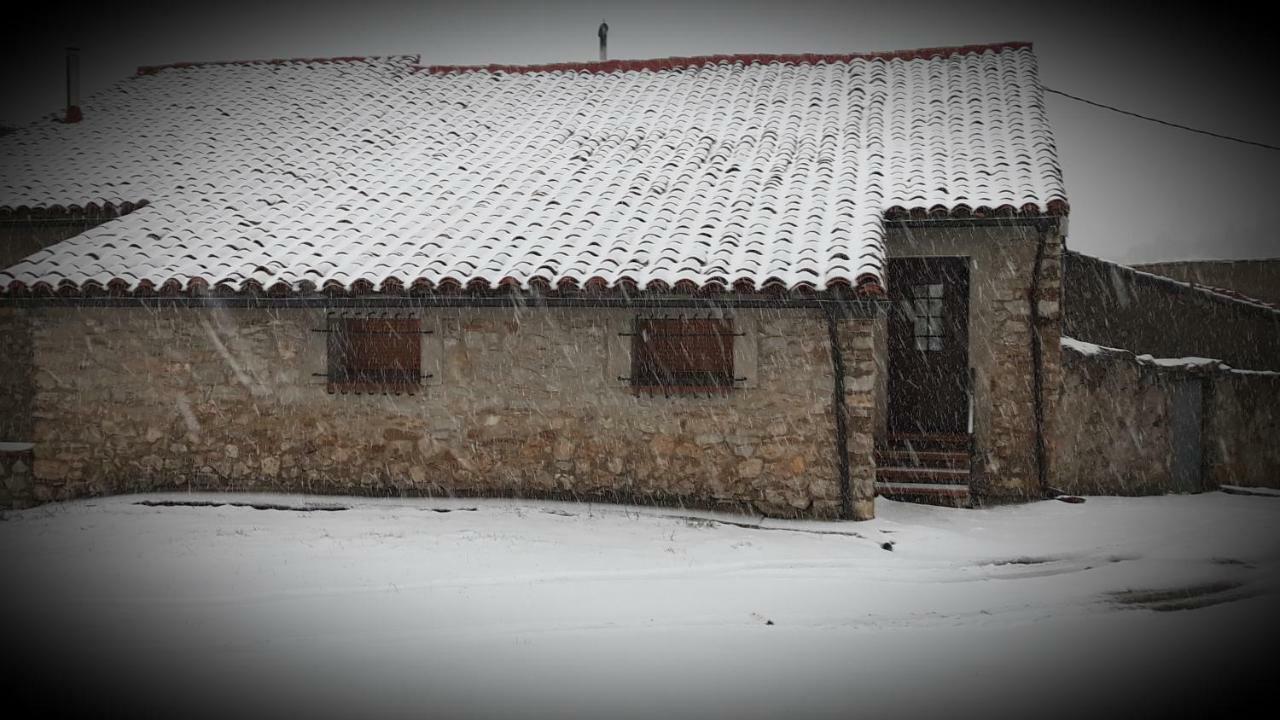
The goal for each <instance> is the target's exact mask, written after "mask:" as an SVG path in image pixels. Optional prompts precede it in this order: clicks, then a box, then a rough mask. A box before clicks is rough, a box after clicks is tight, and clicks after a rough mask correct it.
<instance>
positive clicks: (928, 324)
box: [910, 283, 947, 352]
mask: <svg viewBox="0 0 1280 720" xmlns="http://www.w3.org/2000/svg"><path fill="white" fill-rule="evenodd" d="M935 288H936V291H935ZM922 290H923V294H921V291H922ZM946 292H947V290H946V283H920V284H915V285H912V286H911V303H910V308H911V321H912V327H911V336H912V344H913V345H914V347H915V350H916V352H942V350H943V347H944V344H945V343H944V341H945V339H946V337H947V334H946V303H945V302H944V300H945V298H946ZM921 323H923V328H924V330H923V332H922V331H921ZM922 341H923V342H922ZM922 345H923V346H922Z"/></svg>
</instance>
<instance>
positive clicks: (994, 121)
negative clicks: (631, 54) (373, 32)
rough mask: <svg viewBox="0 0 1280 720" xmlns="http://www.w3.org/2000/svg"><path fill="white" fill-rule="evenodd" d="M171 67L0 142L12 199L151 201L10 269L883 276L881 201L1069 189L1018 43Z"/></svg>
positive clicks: (353, 277) (342, 276)
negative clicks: (783, 53) (597, 63)
mask: <svg viewBox="0 0 1280 720" xmlns="http://www.w3.org/2000/svg"><path fill="white" fill-rule="evenodd" d="M415 69H416V67H415V66H414V65H413V59H412V58H403V57H402V58H384V59H369V60H358V61H356V60H353V61H346V62H314V61H298V62H287V63H279V64H268V63H261V64H222V65H207V66H198V67H190V68H173V69H164V70H160V71H159V72H156V73H154V74H150V75H143V76H140V77H137V78H133V79H130V80H128V81H126V82H123V83H120V84H119V85H117V86H116V87H114V88H113V89H111V90H110V91H108V92H105V93H102V94H100V95H98V96H95V97H94V98H93V99H92V100H91V101H90V102H88V103H87V104H86V105H85V107H84V114H85V118H84V121H83V122H81V123H78V124H72V125H66V124H61V123H53V122H49V123H44V124H40V125H34V126H32V127H30V128H27V129H24V130H22V131H19V132H16V133H13V134H11V135H10V136H7V137H5V138H3V139H0V208H11V209H13V208H20V207H32V208H37V207H51V206H55V205H60V206H85V205H87V204H89V203H95V204H99V205H102V204H108V203H110V204H116V205H119V204H122V203H126V202H132V203H137V202H139V201H143V200H145V201H147V203H148V204H147V206H146V207H144V208H142V209H139V210H137V211H134V212H132V213H130V214H128V215H124V216H122V217H120V218H117V219H114V220H112V221H110V222H107V223H104V224H103V225H100V226H98V227H96V228H93V229H91V230H89V231H87V232H85V233H82V234H81V235H78V236H76V237H74V238H71V239H69V240H66V241H64V242H62V243H59V244H57V245H55V246H53V247H51V248H48V249H46V250H43V251H41V252H38V253H36V254H34V255H32V256H31V257H29V258H27V259H25V260H23V261H21V262H19V263H18V264H17V265H15V266H13V267H12V268H10V269H8V270H7V271H5V272H0V287H6V286H8V287H13V286H15V285H16V284H21V285H25V286H33V285H36V284H38V283H47V284H49V285H50V286H58V285H59V284H63V285H67V284H70V285H74V286H80V285H83V284H84V283H89V282H92V283H96V284H98V285H106V284H107V283H108V282H110V281H112V280H116V281H120V280H123V281H124V283H125V284H126V285H127V287H129V288H136V287H137V286H138V285H139V283H141V282H144V281H145V282H147V283H149V284H151V285H153V286H155V287H160V286H161V285H163V284H164V283H165V282H167V281H176V282H177V283H179V284H180V285H181V286H183V287H187V286H188V283H190V282H191V281H193V280H197V279H198V280H199V281H201V282H203V283H206V284H208V285H215V284H219V283H222V284H226V285H229V286H231V287H233V288H237V289H239V288H242V287H244V285H245V283H246V282H250V281H252V282H255V283H257V284H259V285H261V286H263V287H271V286H273V285H277V284H280V283H283V284H284V285H287V286H289V287H290V288H293V289H305V288H306V287H307V286H308V285H311V286H315V287H323V286H325V285H326V284H330V285H332V284H337V285H340V286H342V287H344V288H347V287H350V285H351V284H352V283H353V282H355V281H357V280H365V281H368V282H369V283H371V284H372V285H373V286H374V287H378V286H380V285H381V284H382V283H383V282H384V281H387V280H388V279H392V280H395V281H398V282H400V283H401V284H403V285H404V286H409V285H410V284H412V283H414V282H426V283H429V284H431V285H439V284H441V283H443V282H446V281H451V282H457V283H459V284H461V285H469V284H478V285H480V286H481V287H488V286H495V285H498V284H500V283H502V284H518V285H520V286H524V287H527V286H528V285H529V283H530V281H531V280H533V279H535V278H540V279H542V280H544V281H546V282H548V283H551V284H560V283H562V282H570V283H577V284H585V283H587V282H588V281H589V280H594V281H595V282H597V283H599V282H601V281H603V283H604V284H605V285H608V286H612V285H614V284H615V283H618V282H619V281H624V280H628V281H631V282H634V283H636V284H638V285H640V286H646V285H649V284H650V283H654V282H661V283H665V284H667V285H674V284H676V283H677V282H682V281H688V282H692V283H695V284H697V285H700V286H701V285H706V284H709V283H710V284H720V285H722V286H725V287H728V286H731V285H733V284H735V283H745V284H750V285H754V286H756V287H762V286H764V285H766V284H768V283H781V284H783V285H785V286H786V287H787V288H792V289H794V288H797V287H814V288H823V287H827V286H830V285H832V284H837V283H847V284H850V285H854V284H857V283H858V282H859V281H861V280H868V279H869V280H872V281H875V282H880V278H881V270H882V267H883V264H884V260H885V251H884V243H883V237H884V220H883V218H884V213H885V211H886V210H888V209H890V208H906V209H914V208H922V209H927V208H934V207H943V208H947V209H954V208H958V207H962V206H964V207H968V208H979V207H989V208H996V207H1002V206H1010V207H1013V208H1024V207H1025V206H1028V205H1030V206H1034V207H1035V208H1036V209H1038V210H1040V211H1044V212H1048V211H1049V208H1050V204H1051V203H1060V202H1063V201H1064V200H1065V193H1064V190H1063V185H1062V178H1061V172H1060V170H1059V165H1058V161H1057V157H1056V150H1055V147H1054V142H1053V136H1052V133H1051V131H1050V128H1049V124H1048V121H1047V118H1046V115H1045V109H1044V105H1043V101H1042V95H1041V91H1040V89H1039V86H1038V83H1037V80H1036V65H1035V57H1034V55H1033V54H1032V52H1031V50H1030V48H1027V47H1014V48H1005V49H1000V50H995V49H989V50H987V51H986V52H981V53H978V52H966V53H962V54H954V55H950V56H945V57H944V56H935V57H932V58H929V59H911V60H904V59H866V58H852V59H848V60H846V61H842V62H822V63H809V64H786V63H778V62H775V63H765V64H746V63H742V62H736V63H735V62H724V63H720V64H710V65H702V66H690V67H683V68H680V67H677V68H673V69H669V70H661V71H649V70H644V71H635V70H630V71H619V72H607V73H604V72H602V73H596V72H571V71H562V72H528V73H508V72H496V73H491V72H457V73H443V74H436V73H425V72H415Z"/></svg>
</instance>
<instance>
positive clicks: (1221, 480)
mask: <svg viewBox="0 0 1280 720" xmlns="http://www.w3.org/2000/svg"><path fill="white" fill-rule="evenodd" d="M1210 381H1211V383H1210V387H1209V393H1208V402H1206V403H1205V406H1206V408H1207V422H1206V423H1205V426H1204V439H1203V447H1204V453H1205V458H1206V468H1205V470H1206V477H1205V482H1206V484H1207V485H1209V486H1210V487H1217V486H1220V485H1246V486H1254V487H1272V488H1280V373H1251V372H1240V371H1230V370H1219V371H1218V372H1216V373H1214V374H1213V375H1212V376H1211V378H1210Z"/></svg>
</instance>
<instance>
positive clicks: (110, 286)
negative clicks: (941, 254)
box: [0, 200, 1069, 299]
mask: <svg viewBox="0 0 1280 720" xmlns="http://www.w3.org/2000/svg"><path fill="white" fill-rule="evenodd" d="M145 204H146V203H145V201H143V202H142V203H140V204H139V205H138V206H137V207H141V206H142V205H145ZM6 209H7V208H0V213H2V212H3V211H4V210H6ZM1068 210H1069V208H1068V206H1067V203H1066V201H1064V200H1051V201H1049V202H1048V203H1047V204H1046V206H1045V210H1043V211H1042V210H1041V209H1040V208H1039V207H1038V206H1037V205H1035V204H1034V203H1028V204H1026V205H1023V206H1022V207H1020V208H1015V207H1013V206H1011V205H1002V206H1000V207H998V208H988V207H978V208H972V209H971V208H969V207H968V206H966V205H957V206H955V207H952V208H947V207H943V206H935V207H933V208H930V209H925V208H919V207H917V208H904V207H901V206H894V207H891V208H889V209H887V210H886V211H885V214H884V219H885V221H886V222H895V221H910V220H926V219H933V220H947V219H956V220H964V219H969V218H975V219H1001V218H1008V219H1012V218H1018V217H1024V218H1025V217H1044V216H1048V217H1065V216H1066V215H1067V212H1068ZM304 284H306V285H310V284H308V283H304ZM529 285H530V286H531V287H532V288H534V289H535V290H536V291H538V292H551V291H566V290H567V291H578V290H582V291H585V292H587V293H592V292H601V291H620V292H623V293H627V292H635V291H639V290H646V291H674V292H677V293H687V294H706V293H716V292H720V293H728V292H734V293H752V292H766V293H773V294H785V293H801V294H804V293H812V292H820V291H822V290H827V291H831V290H850V289H851V290H852V291H853V294H854V295H855V296H857V297H861V298H872V299H874V298H882V297H884V296H885V292H884V286H883V285H882V283H881V281H880V278H878V277H876V276H875V275H872V274H869V273H868V274H863V275H860V276H858V278H857V280H856V282H855V283H853V284H852V285H851V284H850V283H849V282H848V281H847V280H833V281H831V282H828V283H827V285H826V287H825V288H821V289H820V288H818V286H816V285H814V284H812V283H800V284H798V285H796V286H794V287H790V288H788V287H787V286H786V283H784V282H782V281H781V280H778V279H773V278H771V279H769V280H766V281H765V282H764V284H763V285H761V286H760V287H759V288H756V286H755V284H754V283H753V282H751V281H749V280H738V281H734V282H730V283H719V282H710V283H706V284H704V285H702V286H700V287H699V286H697V285H695V284H694V283H692V282H690V281H687V280H682V281H679V282H676V283H675V284H674V285H668V284H667V283H664V282H662V281H652V282H650V283H648V284H647V285H646V286H645V287H643V288H641V287H640V286H639V284H638V283H636V282H635V281H633V280H630V279H628V278H623V279H621V280H619V281H618V282H616V283H614V284H613V285H609V284H608V283H607V282H605V281H604V279H603V278H599V277H591V278H588V279H587V280H586V281H585V282H582V283H581V284H580V285H579V283H578V282H577V281H574V280H565V281H561V283H560V284H559V285H558V286H556V287H554V288H553V287H552V285H551V283H550V282H549V281H547V280H545V279H543V278H540V277H534V278H531V279H530V280H529ZM211 287H212V292H210V288H211ZM375 288H376V292H378V293H380V294H384V295H392V296H399V295H432V294H463V293H475V292H477V291H478V292H481V293H484V292H491V291H495V290H513V289H519V283H518V282H514V281H512V280H511V279H509V278H503V279H502V280H499V281H498V282H496V283H493V282H488V281H482V280H479V279H472V280H468V281H465V283H464V281H463V280H460V279H456V278H445V279H444V280H442V281H441V282H440V283H439V284H435V283H431V282H430V281H427V280H424V279H414V280H411V281H409V282H408V283H405V282H404V281H403V280H401V279H400V278H397V277H391V278H386V279H384V280H382V281H381V283H380V284H379V285H375V284H374V283H373V281H371V280H369V279H367V278H358V279H356V280H353V281H352V282H351V283H350V284H349V285H347V286H344V285H342V284H341V283H338V282H336V281H332V280H331V281H329V282H328V283H326V284H325V286H324V287H323V288H320V289H319V290H320V292H322V293H324V294H327V295H334V296H339V297H341V296H351V295H355V296H360V295H367V294H370V293H373V292H375ZM315 290H316V288H315V287H314V286H310V287H290V286H287V285H285V284H283V283H278V284H276V285H273V286H271V287H270V288H263V287H262V286H261V285H260V284H259V283H257V282H254V281H252V280H249V281H245V282H244V283H242V284H241V286H240V287H239V288H235V287H233V286H232V285H231V284H230V283H227V282H215V283H210V282H209V281H208V280H206V279H204V278H192V279H191V280H190V281H188V282H187V284H186V286H185V287H183V286H182V284H181V283H179V282H177V281H176V280H171V279H170V280H166V281H164V282H163V283H161V284H160V286H159V287H157V285H156V282H155V281H153V280H150V279H143V280H141V281H139V282H138V283H137V285H136V287H135V288H133V289H132V290H130V289H128V282H127V281H125V280H123V279H121V278H116V279H114V280H111V281H110V282H108V283H107V287H103V286H102V285H101V284H100V283H96V282H92V281H90V282H86V283H84V284H83V285H80V284H77V283H73V282H70V281H67V280H63V281H62V282H60V283H58V286H57V287H56V288H55V287H54V286H52V285H50V284H49V283H46V282H38V283H35V284H34V285H31V286H28V285H27V284H26V283H24V282H21V281H17V280H15V281H13V282H11V283H9V284H8V286H4V287H0V298H3V297H102V296H107V297H205V296H215V297H216V296H229V295H230V296H233V295H241V294H253V295H267V296H287V295H291V294H307V293H310V292H314V291H315Z"/></svg>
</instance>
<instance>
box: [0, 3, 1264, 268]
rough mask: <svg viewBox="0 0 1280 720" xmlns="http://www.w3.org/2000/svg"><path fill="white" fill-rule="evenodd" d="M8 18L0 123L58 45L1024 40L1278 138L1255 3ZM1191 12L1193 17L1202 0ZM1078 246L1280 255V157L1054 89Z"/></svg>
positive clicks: (1079, 71)
mask: <svg viewBox="0 0 1280 720" xmlns="http://www.w3.org/2000/svg"><path fill="white" fill-rule="evenodd" d="M177 5H178V4H176V3H169V4H167V5H161V4H155V5H154V6H149V5H148V4H147V3H142V4H137V3H134V4H129V5H122V6H104V5H102V4H96V5H94V6H92V7H91V8H89V9H80V8H77V7H76V6H74V5H71V4H66V3H56V4H45V5H43V6H40V7H38V6H35V5H29V6H24V5H19V6H18V7H17V8H12V9H10V10H9V11H7V12H6V16H7V19H8V20H10V22H9V23H8V24H9V27H8V29H7V31H6V32H5V33H4V35H5V39H4V42H5V44H6V49H5V50H4V51H3V52H5V53H6V54H7V55H8V56H9V57H6V58H5V62H3V63H2V64H0V82H2V83H3V85H2V87H4V88H5V91H4V93H3V94H0V123H4V124H8V125H21V124H24V123H26V122H30V121H32V120H33V119H35V118H37V117H38V116H40V115H42V114H46V113H49V112H52V111H55V110H57V109H58V108H60V107H61V106H62V103H63V59H62V58H63V47H64V46H66V45H68V44H74V45H79V46H80V48H81V49H82V56H83V60H82V64H83V71H82V72H83V80H82V86H83V90H82V94H84V95H88V94H91V93H92V92H94V91H97V90H101V89H103V88H105V87H106V86H108V85H110V84H111V83H113V82H116V81H118V80H120V79H122V78H124V77H127V76H129V75H131V74H133V72H134V69H135V68H136V66H138V65H151V64H161V63H168V62H175V61H183V60H226V59H252V58H274V57H312V56H334V55H385V54H397V53H420V54H421V55H422V60H423V62H424V63H439V64H475V63H490V62H496V63H539V62H554V61H562V60H591V59H594V58H595V53H596V35H595V32H596V26H597V25H598V24H599V23H600V21H601V20H602V19H606V20H608V22H609V26H610V36H609V47H610V55H611V57H617V58H648V57H665V56H671V55H707V54H716V53H739V52H855V51H869V50H893V49H900V48H916V47H931V46H937V45H963V44H969V43H986V42H996V41H1003V40H1030V41H1032V42H1034V43H1035V47H1036V52H1037V55H1038V56H1039V60H1040V78H1041V81H1042V82H1043V83H1044V84H1045V85H1047V86H1048V87H1052V88H1058V89H1061V90H1064V91H1067V92H1071V93H1073V94H1077V95H1082V96H1085V97H1088V98H1090V99H1093V100H1097V101H1099V102H1104V103H1109V104H1112V105H1118V106H1121V107H1124V108H1127V109H1131V110H1134V111H1137V112H1141V113H1144V114H1149V115H1155V116H1158V117H1162V118H1166V119H1169V120H1173V121H1176V122H1181V123H1184V124H1188V125H1193V126H1197V127H1203V128H1206V129H1210V130H1214V131H1217V132H1221V133H1226V134H1233V135H1240V136H1244V137H1247V138H1251V139H1256V140H1259V141H1262V142H1267V143H1271V144H1274V145H1280V123H1278V122H1277V121H1276V114H1275V110H1276V109H1277V105H1278V103H1277V102H1276V100H1275V99H1274V96H1275V94H1276V93H1277V92H1278V91H1280V83H1278V82H1277V77H1278V75H1277V71H1278V70H1280V62H1278V61H1277V60H1276V59H1275V58H1276V57H1277V56H1276V55H1275V54H1273V53H1272V52H1271V50H1270V48H1271V43H1272V42H1273V35H1274V34H1275V31H1276V30H1278V29H1280V22H1278V21H1277V15H1276V14H1275V12H1274V11H1271V10H1268V9H1267V6H1266V4H1265V3H1240V4H1236V5H1224V6H1213V7H1212V8H1210V10H1211V12H1209V11H1205V10H1187V9H1181V8H1179V7H1178V6H1177V5H1170V4H1167V3H1163V4H1151V5H1149V6H1148V5H1134V6H1127V5H1125V4H1124V3H1117V2H1111V3H1099V4H1082V3H1077V4H1074V5H1068V4H1064V3H1058V4H1056V5H1055V6H1050V7H1046V8H1042V9H1035V8H1029V7H1028V3H1019V2H981V3H967V4H962V3H942V2H931V3H909V2H900V3H887V2H882V3H867V2H830V1H829V0H828V1H826V2H817V1H814V0H787V1H785V2H782V1H779V0H773V1H772V2H752V1H747V2H729V1H727V0H718V1H712V2H671V1H667V0H646V1H644V2H636V1H635V0H632V1H629V2H622V1H615V0H605V1H601V2H573V1H569V0H565V1H564V2H555V1H546V2H520V3H517V2H494V1H483V0H481V1H468V2H461V1H459V2H428V1H419V2H378V1H377V0H363V1H362V2H311V3H296V2H263V1H259V2H243V1H242V0H231V1H229V2H222V3H215V4H209V5H203V6H196V7H178V6H177ZM1202 5H1203V4H1202ZM1048 103H1049V114H1050V119H1051V120H1052V122H1053V126H1054V130H1055V132H1056V134H1057V140H1058V151H1059V155H1060V156H1061V158H1062V164H1063V169H1064V173H1065V175H1066V182H1067V192H1068V197H1069V199H1070V202H1071V208H1072V211H1071V219H1070V237H1069V238H1068V245H1069V246H1070V247H1072V248H1074V249H1077V250H1080V251H1083V252H1087V253H1091V254H1095V255H1099V256H1102V257H1105V258H1108V259H1113V260H1120V261H1125V262H1137V261H1147V260H1173V259H1190V258H1243V257H1273V256H1280V231H1277V229H1276V226H1275V225H1274V224H1273V221H1272V215H1273V210H1274V209H1276V208H1277V207H1278V206H1280V202H1277V199H1278V198H1280V172H1277V169H1278V168H1280V152H1276V151H1269V150H1265V149H1261V148H1254V147H1248V146H1243V145H1237V144H1234V143H1229V142H1225V141H1221V140H1216V139H1212V138H1207V137H1201V136H1197V135H1193V134H1190V133H1186V132H1183V131H1180V130H1175V129H1172V128H1166V127H1161V126H1158V125H1153V124H1151V123H1147V122H1143V121H1140V120H1136V119H1132V118H1126V117H1122V116H1119V115H1115V114H1112V113H1108V112H1104V111H1101V110H1098V109H1095V108H1092V107H1088V106H1084V105H1080V104H1078V103H1076V102H1074V101H1071V100H1067V99H1065V98H1060V97H1055V96H1050V97H1049V99H1048Z"/></svg>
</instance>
